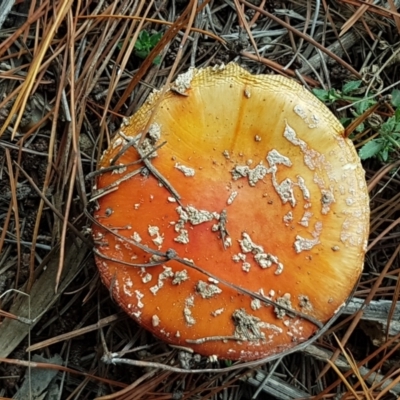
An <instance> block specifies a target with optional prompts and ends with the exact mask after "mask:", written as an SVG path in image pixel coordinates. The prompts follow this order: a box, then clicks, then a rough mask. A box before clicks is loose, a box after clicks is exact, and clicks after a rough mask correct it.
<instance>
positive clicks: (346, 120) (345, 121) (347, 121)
mask: <svg viewBox="0 0 400 400" xmlns="http://www.w3.org/2000/svg"><path fill="white" fill-rule="evenodd" d="M339 121H340V123H341V124H342V125H343V126H344V127H345V128H346V127H347V126H348V125H350V123H351V121H353V118H349V117H343V118H340V119H339Z"/></svg>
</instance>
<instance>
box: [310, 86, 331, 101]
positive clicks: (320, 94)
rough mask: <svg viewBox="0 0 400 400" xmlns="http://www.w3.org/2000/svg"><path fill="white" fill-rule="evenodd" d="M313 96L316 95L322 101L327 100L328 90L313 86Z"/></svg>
mask: <svg viewBox="0 0 400 400" xmlns="http://www.w3.org/2000/svg"><path fill="white" fill-rule="evenodd" d="M312 92H313V93H314V96H316V97H317V98H318V99H319V100H321V101H323V102H324V103H325V102H326V101H328V100H329V92H328V91H327V90H325V89H318V88H315V89H313V90H312Z"/></svg>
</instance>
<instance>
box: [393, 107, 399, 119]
mask: <svg viewBox="0 0 400 400" xmlns="http://www.w3.org/2000/svg"><path fill="white" fill-rule="evenodd" d="M394 117H395V119H396V122H400V108H397V109H396V112H395V113H394Z"/></svg>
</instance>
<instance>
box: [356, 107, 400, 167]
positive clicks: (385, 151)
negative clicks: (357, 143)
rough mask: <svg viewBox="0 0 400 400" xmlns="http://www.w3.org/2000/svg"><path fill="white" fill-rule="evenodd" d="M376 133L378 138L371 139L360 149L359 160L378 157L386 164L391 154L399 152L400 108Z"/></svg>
mask: <svg viewBox="0 0 400 400" xmlns="http://www.w3.org/2000/svg"><path fill="white" fill-rule="evenodd" d="M378 132H379V137H377V138H375V139H371V140H370V141H369V142H367V143H365V144H364V146H363V147H361V149H360V151H359V152H358V155H359V156H360V158H361V160H366V159H367V158H371V157H378V158H379V159H380V160H381V161H383V162H387V161H388V160H389V156H390V155H391V154H392V153H395V152H399V151H400V108H398V109H397V110H396V112H395V115H394V116H393V117H390V118H388V119H387V120H386V121H385V122H384V123H383V124H382V125H381V126H380V128H379V130H378Z"/></svg>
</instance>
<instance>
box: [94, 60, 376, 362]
mask: <svg viewBox="0 0 400 400" xmlns="http://www.w3.org/2000/svg"><path fill="white" fill-rule="evenodd" d="M149 118H151V124H149V123H148V122H149ZM146 127H148V129H147V130H148V131H147V132H145V134H146V135H145V139H144V140H143V139H141V135H142V133H143V132H144V130H145V129H146ZM343 133H344V129H343V127H342V126H341V124H340V123H339V122H338V120H337V119H336V118H335V117H334V116H333V115H332V113H331V112H330V111H329V110H328V109H327V108H326V107H325V105H323V104H322V103H321V102H320V101H319V100H318V99H316V98H315V97H314V96H313V95H312V94H310V93H309V92H308V91H307V90H305V89H304V88H303V87H301V86H300V85H299V84H297V83H296V82H294V81H292V80H289V79H287V78H284V77H282V76H271V75H268V76H267V75H258V76H254V75H251V74H250V73H248V72H247V71H245V70H244V69H242V68H241V67H239V66H238V65H236V64H233V63H231V64H228V65H227V66H226V67H223V68H221V67H220V68H205V69H190V70H189V71H188V72H186V73H185V74H183V75H181V76H179V77H178V78H177V79H176V81H175V83H174V84H173V85H172V86H171V87H170V88H169V90H167V91H166V93H165V94H164V95H163V97H162V98H160V94H159V92H157V91H155V92H154V93H152V94H151V95H150V97H149V99H148V100H147V102H146V103H145V104H144V105H143V106H142V107H141V108H140V110H139V111H138V112H137V113H136V114H135V115H133V116H132V117H131V118H129V119H127V120H126V121H125V122H124V123H123V125H122V126H121V128H120V131H119V132H118V134H117V135H116V136H115V137H114V139H113V140H112V142H111V145H110V147H109V149H108V150H106V151H105V153H104V154H103V156H102V159H101V161H100V164H99V169H100V170H99V175H98V178H97V191H96V193H95V196H94V199H95V200H96V203H97V207H96V211H95V212H94V219H95V223H94V224H93V237H94V240H95V258H96V263H97V266H98V269H99V271H100V274H101V277H102V280H103V282H104V284H105V285H106V286H107V287H109V288H110V291H111V292H112V296H113V297H114V299H115V300H116V301H117V302H118V304H119V305H120V306H121V307H122V308H123V309H124V310H125V311H126V312H127V313H128V314H129V315H130V316H131V317H132V318H134V319H135V320H136V321H137V322H138V323H139V324H141V325H142V326H143V327H145V328H146V329H148V330H149V331H151V332H153V334H154V335H156V336H157V337H159V338H161V339H162V340H164V341H166V342H168V343H170V344H174V345H179V346H184V347H188V348H191V349H192V350H193V351H196V352H198V353H200V354H202V355H206V356H211V355H216V356H218V357H220V358H225V359H236V360H253V359H259V358H263V357H267V356H270V355H274V354H277V353H281V352H283V351H286V350H288V349H292V348H293V347H294V346H296V344H299V343H301V342H304V341H305V340H306V339H308V338H310V337H311V336H312V335H313V334H315V333H316V332H318V331H319V330H320V329H321V327H322V326H324V324H326V323H327V322H328V321H329V320H331V318H332V317H333V316H334V315H335V314H336V313H337V312H338V311H339V310H340V308H341V307H342V306H343V304H344V302H345V301H346V299H347V298H348V297H349V296H350V294H351V293H352V290H353V287H354V286H355V284H356V283H357V280H358V279H359V276H360V273H361V271H362V267H363V260H364V255H365V251H366V243H367V237H368V230H369V225H368V221H369V202H368V194H367V188H366V183H365V178H364V171H363V169H362V166H361V164H360V160H359V158H358V156H357V153H356V151H355V149H354V146H353V144H352V142H351V141H350V140H348V139H346V138H345V137H344V136H343Z"/></svg>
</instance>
